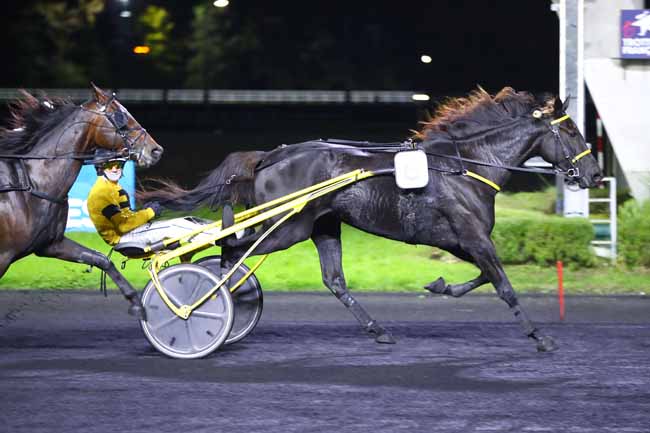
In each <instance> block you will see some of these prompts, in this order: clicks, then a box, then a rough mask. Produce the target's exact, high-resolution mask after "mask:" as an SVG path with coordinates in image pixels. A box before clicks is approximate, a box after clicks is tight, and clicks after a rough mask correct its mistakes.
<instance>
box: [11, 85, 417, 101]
mask: <svg viewBox="0 0 650 433" xmlns="http://www.w3.org/2000/svg"><path fill="white" fill-rule="evenodd" d="M26 90H28V91H29V92H31V93H34V94H39V93H41V92H44V93H45V94H47V95H48V96H51V97H59V98H68V99H71V100H73V101H78V102H82V101H85V100H87V99H89V98H90V97H91V92H90V89H26ZM107 90H110V89H107ZM112 90H113V91H114V92H115V93H116V94H117V96H118V98H119V99H120V101H122V102H135V103H160V102H167V103H183V104H206V103H207V104H346V103H350V104H417V103H418V101H416V100H414V99H413V95H416V94H419V95H422V92H415V91H401V90H351V91H344V90H245V89H242V90H238V89H234V90H230V89H207V90H203V89H112ZM19 96H20V94H19V92H18V89H0V101H2V102H6V101H12V100H14V99H16V98H18V97H19Z"/></svg>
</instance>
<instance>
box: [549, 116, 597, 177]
mask: <svg viewBox="0 0 650 433" xmlns="http://www.w3.org/2000/svg"><path fill="white" fill-rule="evenodd" d="M570 118H571V117H570V116H569V115H568V114H565V115H564V116H562V117H558V118H557V119H555V120H552V121H551V122H550V123H549V129H550V130H551V133H552V134H553V138H554V139H555V142H556V144H557V147H556V150H558V149H561V150H562V153H563V154H564V161H566V162H567V163H568V165H569V168H567V169H564V168H562V167H561V166H560V164H559V163H558V164H557V165H558V167H559V168H560V170H561V173H563V174H564V175H565V176H566V177H568V178H569V179H579V178H580V169H579V168H578V166H577V165H576V162H578V161H579V160H580V158H582V157H583V156H586V155H589V154H590V153H591V149H589V148H587V150H585V151H583V152H580V153H579V154H577V155H576V156H574V157H573V158H572V157H571V155H570V154H569V152H567V146H565V145H564V141H563V140H562V137H561V136H560V126H559V125H560V123H562V122H564V121H565V120H568V119H570Z"/></svg>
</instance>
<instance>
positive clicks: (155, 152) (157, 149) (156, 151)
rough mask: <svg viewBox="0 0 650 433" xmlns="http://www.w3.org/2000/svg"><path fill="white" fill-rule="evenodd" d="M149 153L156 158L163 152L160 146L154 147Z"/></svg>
mask: <svg viewBox="0 0 650 433" xmlns="http://www.w3.org/2000/svg"><path fill="white" fill-rule="evenodd" d="M151 154H152V155H153V156H155V157H156V158H160V157H161V156H162V154H163V150H162V147H156V148H155V149H154V150H152V151H151Z"/></svg>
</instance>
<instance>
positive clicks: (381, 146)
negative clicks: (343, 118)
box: [327, 111, 591, 192]
mask: <svg viewBox="0 0 650 433" xmlns="http://www.w3.org/2000/svg"><path fill="white" fill-rule="evenodd" d="M541 116H542V113H541V112H539V111H535V112H534V113H533V117H535V118H537V119H540V118H541ZM570 118H571V117H570V116H569V115H568V114H565V115H564V116H562V117H559V118H557V119H554V120H552V121H550V122H549V124H548V127H549V129H550V132H551V133H552V134H553V137H554V138H555V140H556V143H557V145H558V146H557V149H558V150H560V149H561V150H562V152H563V153H564V158H565V160H566V161H567V162H568V163H569V164H570V167H569V168H568V169H563V168H561V167H560V166H559V164H558V166H557V167H558V168H555V169H544V168H525V167H518V166H512V165H503V164H493V163H489V162H484V161H479V160H476V159H471V158H465V157H463V156H461V155H460V150H459V148H458V142H459V141H466V140H469V139H472V138H474V137H477V136H480V135H483V134H486V133H489V132H492V131H496V130H499V129H502V128H506V127H508V126H511V125H513V124H515V123H517V122H519V121H521V120H522V119H528V116H522V117H520V118H518V119H515V120H514V121H512V122H509V123H507V124H504V125H499V126H497V127H495V128H490V129H488V130H484V131H480V132H478V133H476V134H473V135H470V136H467V137H461V138H460V139H456V138H453V137H452V142H453V144H454V147H455V150H456V155H448V154H442V153H436V152H431V151H425V150H424V149H423V148H422V147H421V146H420V145H419V144H416V143H414V142H413V141H412V140H410V139H409V140H407V141H404V142H394V143H377V144H378V145H377V146H373V145H370V144H372V143H370V142H367V141H366V142H356V141H348V140H327V142H328V143H333V144H342V145H348V146H350V147H353V148H355V149H359V150H363V151H367V152H371V153H372V152H378V153H383V152H392V153H394V152H399V151H400V150H415V149H418V150H422V151H424V153H425V154H426V155H427V156H434V157H438V158H445V159H453V160H456V161H458V162H459V163H460V167H461V169H460V170H450V169H443V168H437V167H429V168H428V169H429V170H431V171H437V172H440V173H447V174H452V175H462V176H468V177H471V178H473V179H476V180H478V181H480V182H483V183H485V184H486V185H489V186H490V187H492V188H493V189H494V190H495V191H497V192H499V191H501V187H500V186H499V185H498V184H496V183H495V182H493V181H491V180H490V179H488V178H486V177H483V176H481V175H480V174H478V173H475V172H473V171H470V170H468V169H466V168H465V165H464V164H463V163H470V164H474V165H479V166H483V167H493V168H498V169H502V170H508V171H520V172H527V173H538V174H549V175H558V174H564V175H566V176H567V177H569V178H575V177H579V176H580V171H579V169H578V167H576V165H575V163H576V162H578V161H579V160H580V159H581V158H583V157H584V156H586V155H589V154H590V153H591V149H589V148H588V149H587V150H585V151H583V152H581V153H579V154H578V155H576V156H574V157H573V158H572V157H571V156H570V155H568V154H567V152H566V146H564V143H563V141H562V138H561V136H560V132H559V129H560V127H559V126H558V125H559V124H560V123H562V122H564V121H565V120H568V119H570ZM357 144H358V145H357ZM362 144H368V145H370V146H363V145H362Z"/></svg>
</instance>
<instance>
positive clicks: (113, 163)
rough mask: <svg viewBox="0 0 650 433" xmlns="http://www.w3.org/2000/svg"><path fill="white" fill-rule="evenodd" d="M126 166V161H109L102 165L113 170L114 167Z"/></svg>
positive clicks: (105, 168)
mask: <svg viewBox="0 0 650 433" xmlns="http://www.w3.org/2000/svg"><path fill="white" fill-rule="evenodd" d="M122 167H124V161H108V162H106V163H104V165H102V168H103V169H104V170H112V169H114V168H119V169H122Z"/></svg>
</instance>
